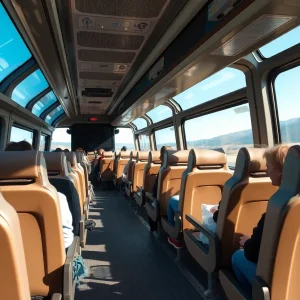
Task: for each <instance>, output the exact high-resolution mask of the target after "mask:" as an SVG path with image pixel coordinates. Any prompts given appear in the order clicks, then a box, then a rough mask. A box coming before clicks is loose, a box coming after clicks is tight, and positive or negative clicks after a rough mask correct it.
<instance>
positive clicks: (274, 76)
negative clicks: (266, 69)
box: [268, 47, 300, 144]
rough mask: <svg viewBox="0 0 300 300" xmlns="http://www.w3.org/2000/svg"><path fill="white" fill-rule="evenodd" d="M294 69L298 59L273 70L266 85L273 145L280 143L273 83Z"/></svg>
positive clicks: (298, 63) (298, 64)
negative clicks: (282, 74) (284, 73)
mask: <svg viewBox="0 0 300 300" xmlns="http://www.w3.org/2000/svg"><path fill="white" fill-rule="evenodd" d="M291 48H293V47H291ZM291 48H289V49H291ZM289 49H287V50H289ZM283 52H284V51H283ZM283 52H280V53H278V54H282V53H283ZM276 55H277V54H276ZM273 57H274V56H272V57H271V58H273ZM296 67H300V59H297V60H295V61H293V62H290V63H287V64H284V65H282V66H280V67H277V68H274V69H273V70H272V71H271V72H270V74H269V76H268V82H269V84H268V94H269V97H268V101H269V107H270V113H271V122H272V130H273V142H274V144H281V143H282V140H281V131H280V121H279V113H278V105H277V96H276V89H275V81H276V79H277V77H278V76H279V75H280V74H281V73H283V72H287V71H289V70H291V69H294V68H296Z"/></svg>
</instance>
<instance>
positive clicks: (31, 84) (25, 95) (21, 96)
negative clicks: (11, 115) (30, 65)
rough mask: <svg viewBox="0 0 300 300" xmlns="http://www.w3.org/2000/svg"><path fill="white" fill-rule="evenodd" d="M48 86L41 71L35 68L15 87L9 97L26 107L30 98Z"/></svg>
mask: <svg viewBox="0 0 300 300" xmlns="http://www.w3.org/2000/svg"><path fill="white" fill-rule="evenodd" d="M48 86H49V85H48V82H47V80H46V79H45V77H44V75H43V73H42V71H41V70H36V71H35V72H33V73H31V74H30V75H29V76H27V77H26V78H25V79H24V80H23V81H21V82H20V83H19V84H18V85H17V86H16V87H15V89H14V90H13V92H12V96H11V98H12V100H14V101H16V102H17V103H18V104H19V105H21V106H23V107H26V105H27V104H28V103H29V101H30V100H32V99H33V98H34V97H36V96H37V95H38V94H40V93H41V92H42V91H44V90H45V89H46V88H47V87H48Z"/></svg>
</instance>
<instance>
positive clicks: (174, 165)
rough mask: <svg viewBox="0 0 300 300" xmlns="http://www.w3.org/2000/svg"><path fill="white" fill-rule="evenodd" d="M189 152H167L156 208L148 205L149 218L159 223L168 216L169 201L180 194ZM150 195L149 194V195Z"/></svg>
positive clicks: (160, 171) (160, 173) (161, 169)
mask: <svg viewBox="0 0 300 300" xmlns="http://www.w3.org/2000/svg"><path fill="white" fill-rule="evenodd" d="M188 157H189V150H180V151H177V150H167V151H166V152H165V154H164V158H163V163H162V166H161V168H160V170H159V174H158V187H157V199H153V200H154V203H153V204H154V206H153V205H151V204H150V203H146V209H147V213H148V215H149V217H150V218H151V219H152V220H153V221H157V220H158V219H159V218H160V216H165V215H166V214H167V206H168V201H169V199H170V198H171V197H172V196H174V195H178V194H179V190H180V184H181V177H182V173H183V172H184V171H185V170H186V168H187V163H188ZM147 195H148V194H147Z"/></svg>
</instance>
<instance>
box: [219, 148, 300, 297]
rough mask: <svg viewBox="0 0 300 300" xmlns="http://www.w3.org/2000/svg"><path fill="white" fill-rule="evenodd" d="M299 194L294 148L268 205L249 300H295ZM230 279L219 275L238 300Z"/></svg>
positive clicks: (298, 156)
mask: <svg viewBox="0 0 300 300" xmlns="http://www.w3.org/2000/svg"><path fill="white" fill-rule="evenodd" d="M299 193H300V146H298V145H297V146H293V147H291V148H290V149H289V151H288V154H287V156H286V160H285V163H284V167H283V173H282V181H281V185H280V187H279V189H278V191H277V192H276V193H275V194H274V195H273V196H272V197H271V198H270V201H269V202H268V207H267V211H266V217H265V223H264V229H263V235H262V241H261V247H260V252H259V258H258V264H257V271H256V277H255V278H254V280H253V284H252V299H272V300H273V299H274V300H281V299H288V300H296V299H299V295H300V286H299V272H300V271H299V264H300V240H299V238H298V237H299V231H300V218H299V215H300V197H299ZM232 277H233V276H232V274H231V273H230V272H229V271H227V270H221V271H220V279H221V283H222V285H223V287H224V291H225V293H226V295H227V296H228V298H229V299H237V298H236V297H238V298H241V296H242V293H241V292H239V290H241V287H240V285H239V284H238V283H237V281H236V280H234V279H233V280H231V281H230V282H228V280H229V279H231V278H232ZM233 296H234V297H235V298H233Z"/></svg>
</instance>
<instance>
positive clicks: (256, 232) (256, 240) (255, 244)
mask: <svg viewBox="0 0 300 300" xmlns="http://www.w3.org/2000/svg"><path fill="white" fill-rule="evenodd" d="M264 223H265V214H263V215H262V217H261V219H260V220H259V222H258V224H257V226H256V227H255V228H254V229H253V233H252V236H251V238H250V239H248V240H247V241H246V242H245V243H244V254H245V257H246V258H247V259H248V260H250V261H252V262H254V263H257V261H258V255H259V249H260V244H261V238H262V233H263V229H264Z"/></svg>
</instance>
